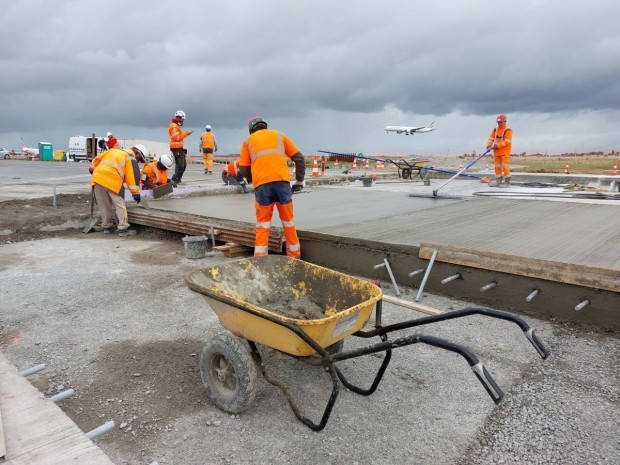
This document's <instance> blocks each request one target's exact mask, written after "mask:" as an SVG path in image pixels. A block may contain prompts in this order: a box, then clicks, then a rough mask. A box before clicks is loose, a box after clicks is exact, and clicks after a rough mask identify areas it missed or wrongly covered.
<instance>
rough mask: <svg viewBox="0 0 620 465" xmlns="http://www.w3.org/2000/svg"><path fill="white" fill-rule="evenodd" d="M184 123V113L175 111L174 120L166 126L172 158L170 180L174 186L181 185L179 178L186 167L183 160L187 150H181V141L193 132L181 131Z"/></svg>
mask: <svg viewBox="0 0 620 465" xmlns="http://www.w3.org/2000/svg"><path fill="white" fill-rule="evenodd" d="M184 122H185V112H184V111H181V110H179V111H177V112H176V113H175V114H174V118H172V121H171V122H170V126H168V135H169V136H170V141H169V145H170V151H171V152H172V155H173V156H174V163H175V165H174V174H173V175H172V180H173V181H174V182H175V183H176V184H180V183H181V178H182V177H183V173H185V168H186V167H187V160H186V159H185V157H186V155H187V149H185V148H183V145H184V143H183V141H184V140H185V138H186V137H187V136H189V135H190V134H192V133H193V132H194V131H187V132H185V131H183V130H182V129H181V127H182V126H183V123H184Z"/></svg>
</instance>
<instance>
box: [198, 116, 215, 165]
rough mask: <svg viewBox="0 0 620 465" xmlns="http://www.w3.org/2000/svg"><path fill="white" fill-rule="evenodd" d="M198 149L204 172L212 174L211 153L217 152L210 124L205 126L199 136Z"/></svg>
mask: <svg viewBox="0 0 620 465" xmlns="http://www.w3.org/2000/svg"><path fill="white" fill-rule="evenodd" d="M199 148H200V151H201V152H202V162H203V164H204V168H205V174H213V154H214V153H215V152H217V141H216V140H215V134H213V133H212V132H211V126H210V125H208V124H207V125H206V126H205V132H203V133H202V135H201V136H200V147H199Z"/></svg>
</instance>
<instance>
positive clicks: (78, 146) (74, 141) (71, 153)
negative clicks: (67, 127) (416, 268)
mask: <svg viewBox="0 0 620 465" xmlns="http://www.w3.org/2000/svg"><path fill="white" fill-rule="evenodd" d="M90 139H92V137H84V136H75V137H70V138H69V149H68V150H67V161H82V160H86V161H88V160H89V158H88V143H89V142H90ZM101 141H103V137H95V144H96V146H97V154H100V153H101V152H102V151H103V150H102V148H101V147H100V145H101V144H100V143H99V142H101Z"/></svg>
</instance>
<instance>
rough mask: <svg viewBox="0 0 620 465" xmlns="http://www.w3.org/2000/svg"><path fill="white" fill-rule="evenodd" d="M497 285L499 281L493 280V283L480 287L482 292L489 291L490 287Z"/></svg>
mask: <svg viewBox="0 0 620 465" xmlns="http://www.w3.org/2000/svg"><path fill="white" fill-rule="evenodd" d="M495 286H497V283H496V282H495V281H493V282H492V283H489V284H487V285H486V286H482V287H481V288H480V292H484V291H488V290H489V289H493V288H494V287H495Z"/></svg>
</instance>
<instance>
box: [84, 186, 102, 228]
mask: <svg viewBox="0 0 620 465" xmlns="http://www.w3.org/2000/svg"><path fill="white" fill-rule="evenodd" d="M97 221H99V217H98V216H95V189H94V188H92V189H91V190H90V221H89V223H88V224H87V225H86V226H85V227H84V229H82V232H83V233H84V234H88V233H89V232H90V231H91V230H92V229H93V228H94V227H95V225H96V224H97Z"/></svg>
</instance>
